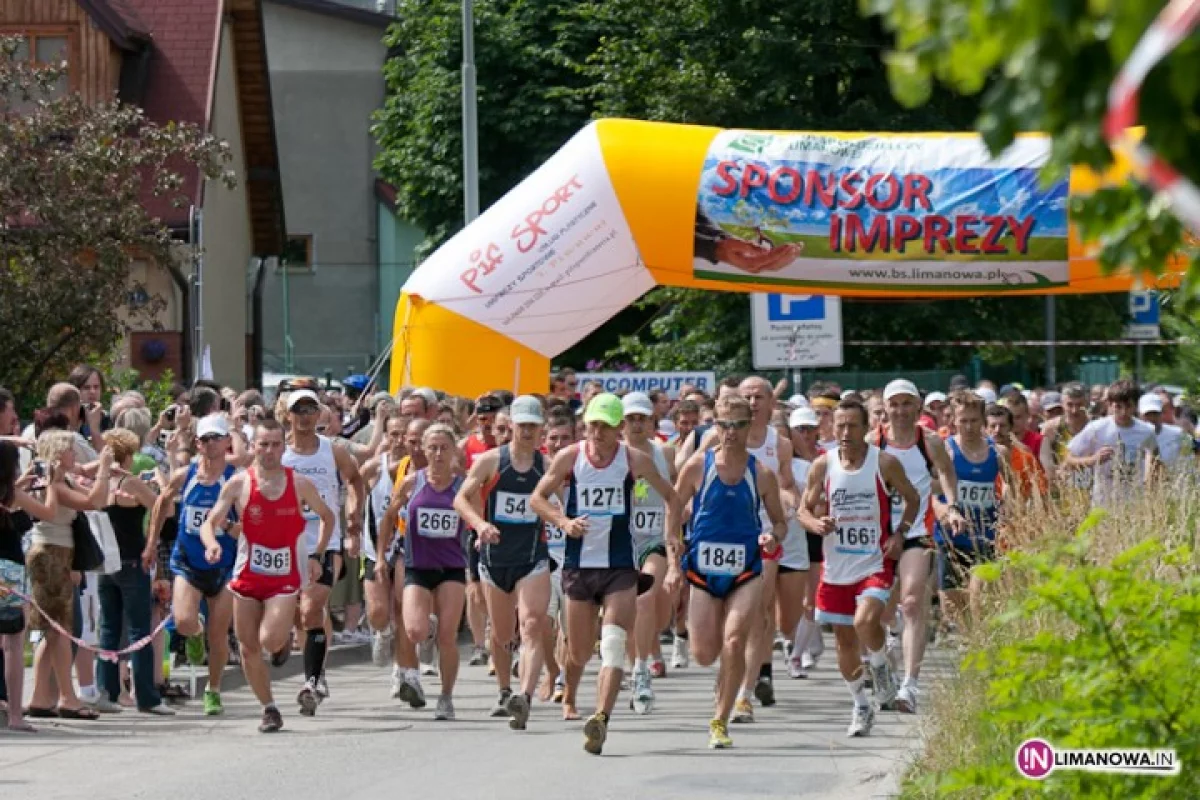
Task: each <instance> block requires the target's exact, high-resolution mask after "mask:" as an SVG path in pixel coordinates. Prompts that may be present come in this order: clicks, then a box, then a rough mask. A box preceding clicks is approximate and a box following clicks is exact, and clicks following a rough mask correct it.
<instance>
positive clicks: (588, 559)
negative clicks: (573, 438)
mask: <svg viewBox="0 0 1200 800" xmlns="http://www.w3.org/2000/svg"><path fill="white" fill-rule="evenodd" d="M632 500H633V472H632V470H630V468H629V450H628V449H627V448H626V447H625V445H624V443H621V444H618V445H617V452H616V454H615V455H614V456H613V458H612V461H610V462H609V463H608V464H606V465H605V466H602V467H601V466H597V465H596V464H593V463H592V460H591V458H590V457H589V456H588V443H587V442H584V443H583V444H581V445H579V454H578V455H577V456H576V457H575V465H574V467H573V468H572V470H571V477H570V479H569V481H568V485H567V511H566V514H567V517H568V518H570V519H574V518H576V517H581V516H585V515H586V516H587V518H588V530H587V533H586V534H584V535H583V537H582V538H572V537H567V557H566V560H565V561H564V563H563V566H565V567H567V568H570V569H636V567H637V557H636V553H635V552H634V549H633V534H632V532H631V531H630V529H629V517H630V509H631V504H632Z"/></svg>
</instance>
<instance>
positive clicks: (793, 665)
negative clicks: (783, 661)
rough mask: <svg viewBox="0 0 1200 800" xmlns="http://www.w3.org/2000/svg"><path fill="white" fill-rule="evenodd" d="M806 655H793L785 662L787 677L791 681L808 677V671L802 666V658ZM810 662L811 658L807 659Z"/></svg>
mask: <svg viewBox="0 0 1200 800" xmlns="http://www.w3.org/2000/svg"><path fill="white" fill-rule="evenodd" d="M807 655H808V653H804V654H802V655H798V654H795V653H793V654H792V656H791V657H790V658H789V659H788V660H787V669H788V677H789V678H791V679H792V680H803V679H804V678H807V677H808V669H807V668H806V667H805V666H804V660H805V659H804V656H807ZM809 660H811V658H810V659H809Z"/></svg>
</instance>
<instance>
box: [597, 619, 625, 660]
mask: <svg viewBox="0 0 1200 800" xmlns="http://www.w3.org/2000/svg"><path fill="white" fill-rule="evenodd" d="M628 637H629V634H627V633H626V632H625V629H624V628H622V627H621V626H620V625H604V626H602V627H601V628H600V666H602V667H609V668H611V669H625V640H626V639H627V638H628Z"/></svg>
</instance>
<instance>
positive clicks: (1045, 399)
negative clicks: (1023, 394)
mask: <svg viewBox="0 0 1200 800" xmlns="http://www.w3.org/2000/svg"><path fill="white" fill-rule="evenodd" d="M1062 407H1063V399H1062V395H1061V394H1060V393H1058V392H1046V393H1045V394H1044V395H1042V410H1043V411H1049V410H1051V409H1053V408H1062Z"/></svg>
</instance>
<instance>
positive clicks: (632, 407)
mask: <svg viewBox="0 0 1200 800" xmlns="http://www.w3.org/2000/svg"><path fill="white" fill-rule="evenodd" d="M621 405H622V407H623V408H624V409H625V413H624V416H629V415H630V414H641V415H642V416H644V417H653V416H654V404H653V403H651V402H650V396H649V395H647V394H646V393H645V392H630V393H629V394H627V395H625V396H624V397H623V398H621Z"/></svg>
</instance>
